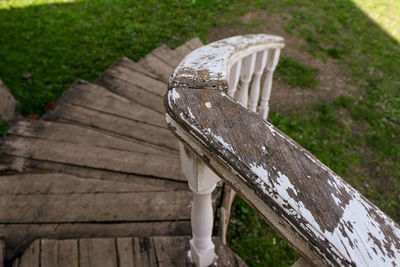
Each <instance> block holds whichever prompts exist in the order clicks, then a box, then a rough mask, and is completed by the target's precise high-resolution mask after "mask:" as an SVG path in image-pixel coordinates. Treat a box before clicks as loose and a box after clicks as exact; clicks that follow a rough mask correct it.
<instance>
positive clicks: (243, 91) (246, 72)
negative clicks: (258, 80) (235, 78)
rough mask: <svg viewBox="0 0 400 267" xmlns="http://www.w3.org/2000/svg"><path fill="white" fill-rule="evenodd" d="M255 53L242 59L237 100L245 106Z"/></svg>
mask: <svg viewBox="0 0 400 267" xmlns="http://www.w3.org/2000/svg"><path fill="white" fill-rule="evenodd" d="M255 61H256V54H251V55H249V56H247V57H245V58H243V59H242V70H241V73H240V91H239V96H238V99H237V100H238V101H239V102H240V103H242V104H243V105H245V106H246V107H247V99H248V98H249V84H250V81H251V77H252V76H253V72H254V65H255Z"/></svg>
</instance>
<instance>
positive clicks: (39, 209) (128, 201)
mask: <svg viewBox="0 0 400 267" xmlns="http://www.w3.org/2000/svg"><path fill="white" fill-rule="evenodd" d="M191 200H192V194H191V192H190V191H187V190H186V191H156V192H118V191H115V192H96V191H94V192H78V193H74V192H66V193H65V192H63V193H56V192H55V193H47V192H44V191H43V192H38V193H28V194H12V195H0V208H1V210H2V213H1V214H0V224H21V223H24V224H29V223H30V224H34V223H86V222H88V223H90V222H102V223H106V222H135V221H138V222H148V221H176V220H189V218H190V207H191V204H190V203H191ZM27 203H29V205H27Z"/></svg>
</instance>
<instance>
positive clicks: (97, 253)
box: [13, 236, 246, 267]
mask: <svg viewBox="0 0 400 267" xmlns="http://www.w3.org/2000/svg"><path fill="white" fill-rule="evenodd" d="M213 241H214V243H215V250H216V254H217V255H218V258H217V259H216V261H215V263H214V265H215V266H240V267H244V266H246V264H245V263H244V262H243V261H242V259H240V258H239V257H238V256H237V255H236V254H235V253H233V252H232V251H231V250H230V249H229V248H228V247H227V246H225V245H223V244H222V242H221V241H220V239H218V238H213ZM13 266H15V267H27V266H29V267H39V266H40V267H78V266H80V267H103V266H104V267H128V266H129V267H131V266H141V267H142V266H143V267H145V266H160V267H164V266H165V267H170V266H187V267H189V266H190V267H194V264H193V263H192V262H191V258H190V253H189V237H186V236H177V237H164V236H162V237H149V238H139V237H124V238H90V239H84V238H81V239H69V240H51V239H38V240H36V241H34V242H33V243H32V244H31V245H30V247H29V248H28V249H27V250H26V252H25V253H24V254H23V255H22V257H21V258H20V259H17V260H15V261H14V265H13Z"/></svg>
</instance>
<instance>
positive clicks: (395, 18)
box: [353, 0, 400, 42]
mask: <svg viewBox="0 0 400 267" xmlns="http://www.w3.org/2000/svg"><path fill="white" fill-rule="evenodd" d="M353 2H354V3H355V4H356V5H357V6H358V7H359V8H360V9H361V10H362V11H364V12H365V14H367V15H368V16H369V17H370V18H371V19H373V20H374V21H375V22H376V23H377V24H378V25H379V26H380V27H382V28H383V29H384V30H385V31H386V32H387V33H388V34H390V35H391V36H392V37H393V38H395V39H396V40H397V41H398V42H400V1H399V0H379V1H376V0H353Z"/></svg>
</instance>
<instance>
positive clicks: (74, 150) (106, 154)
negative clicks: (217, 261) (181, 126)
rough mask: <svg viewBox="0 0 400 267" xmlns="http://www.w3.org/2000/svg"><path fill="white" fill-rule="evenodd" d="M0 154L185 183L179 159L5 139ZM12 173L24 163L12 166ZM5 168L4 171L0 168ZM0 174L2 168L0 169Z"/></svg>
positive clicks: (98, 148) (106, 149) (70, 144)
mask: <svg viewBox="0 0 400 267" xmlns="http://www.w3.org/2000/svg"><path fill="white" fill-rule="evenodd" d="M0 154H3V155H8V156H16V157H19V158H22V159H24V158H27V159H37V160H41V161H48V162H56V163H63V164H70V165H75V166H83V167H88V168H94V169H100V170H103V169H104V170H110V171H116V172H123V173H131V174H138V175H146V176H155V177H163V178H168V179H174V180H184V178H183V174H182V173H181V170H180V161H179V158H178V157H173V155H171V156H170V157H166V156H163V155H157V154H148V153H143V152H133V151H123V150H117V149H110V148H104V147H98V146H92V145H88V144H73V143H63V142H57V141H51V140H46V139H37V138H28V137H23V136H6V137H4V138H3V140H2V144H1V150H0ZM11 166H16V167H15V168H18V169H15V171H23V170H24V162H23V161H21V162H13V163H12V164H11ZM3 168H4V167H3ZM0 170H1V165H0Z"/></svg>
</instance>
